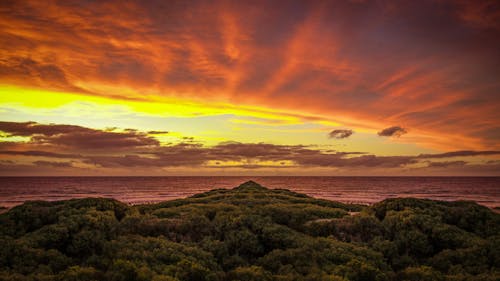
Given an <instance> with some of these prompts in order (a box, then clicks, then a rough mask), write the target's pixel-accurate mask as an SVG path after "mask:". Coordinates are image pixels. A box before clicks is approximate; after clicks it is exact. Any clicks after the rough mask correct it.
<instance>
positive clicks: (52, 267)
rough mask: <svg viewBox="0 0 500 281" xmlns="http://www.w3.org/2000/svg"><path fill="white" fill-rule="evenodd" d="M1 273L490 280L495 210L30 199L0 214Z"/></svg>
mask: <svg viewBox="0 0 500 281" xmlns="http://www.w3.org/2000/svg"><path fill="white" fill-rule="evenodd" d="M0 280H75V281H76V280H83V281H85V280H112V281H115V280H116V281H122V280H123V281H125V280H155V281H160V280H162V281H163V280H193V281H196V280H241V281H245V280H335V281H340V280H356V281H357V280H359V281H361V280H363V281H369V280H377V281H382V280H443V281H444V280H457V281H458V280H500V215H499V214H497V213H494V212H492V211H491V210H490V209H488V208H486V207H483V206H480V205H478V204H475V203H473V202H440V201H431V200H420V199H410V198H407V199H388V200H385V201H382V202H380V203H378V204H375V205H373V206H370V207H364V206H359V205H347V204H342V203H337V202H332V201H327V200H319V199H314V198H311V197H308V196H306V195H303V194H298V193H294V192H291V191H288V190H269V189H266V188H264V187H262V186H260V185H258V184H256V183H254V182H247V183H245V184H243V185H241V186H239V187H237V188H234V189H232V190H225V189H218V190H212V191H209V192H206V193H202V194H198V195H195V196H192V197H190V198H187V199H180V200H173V201H167V202H162V203H159V204H150V205H139V206H127V205H125V204H122V203H120V202H118V201H115V200H111V199H94V198H88V199H78V200H69V201H59V202H42V201H34V202H27V203H25V204H23V205H21V206H17V207H15V208H12V209H11V210H9V211H8V212H5V213H3V214H1V215H0Z"/></svg>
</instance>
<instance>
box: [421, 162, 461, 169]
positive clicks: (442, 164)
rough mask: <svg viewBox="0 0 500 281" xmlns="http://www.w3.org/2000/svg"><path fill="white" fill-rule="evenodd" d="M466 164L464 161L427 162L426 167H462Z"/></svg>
mask: <svg viewBox="0 0 500 281" xmlns="http://www.w3.org/2000/svg"><path fill="white" fill-rule="evenodd" d="M466 164H467V162H465V161H445V162H429V163H428V164H427V167H429V168H448V167H455V166H464V165H466Z"/></svg>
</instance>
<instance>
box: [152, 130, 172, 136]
mask: <svg viewBox="0 0 500 281" xmlns="http://www.w3.org/2000/svg"><path fill="white" fill-rule="evenodd" d="M168 133H169V132H168V131H148V135H163V134H168Z"/></svg>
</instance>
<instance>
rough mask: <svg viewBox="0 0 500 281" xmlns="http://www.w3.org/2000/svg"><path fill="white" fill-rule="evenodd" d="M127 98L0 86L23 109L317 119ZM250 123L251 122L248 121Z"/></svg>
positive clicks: (8, 101)
mask: <svg viewBox="0 0 500 281" xmlns="http://www.w3.org/2000/svg"><path fill="white" fill-rule="evenodd" d="M123 91H125V92H126V93H127V96H129V97H133V99H127V98H120V97H106V96H97V95H89V94H80V93H70V92H58V91H49V90H42V89H32V88H23V87H18V86H12V85H0V104H3V105H9V106H10V107H16V106H24V107H30V108H34V109H56V108H60V107H62V106H66V105H68V104H71V103H74V102H85V103H92V104H95V105H99V106H111V105H119V106H123V107H125V108H127V109H128V110H129V111H132V112H135V113H143V114H148V115H156V116H163V117H197V116H209V115H222V114H234V115H236V116H248V117H252V118H255V120H257V121H255V120H254V121H252V122H255V123H259V124H267V125H269V124H273V123H274V124H301V123H303V122H304V121H305V120H306V119H309V118H315V119H316V118H317V119H318V121H320V120H321V119H319V117H316V116H302V115H301V114H298V113H294V112H283V111H277V110H274V109H268V108H263V107H257V106H244V105H233V104H229V103H222V102H197V101H193V100H189V99H186V98H179V97H163V96H159V95H154V96H152V95H146V96H145V97H146V98H147V99H144V100H140V99H139V95H137V94H135V95H129V94H130V93H129V92H130V91H131V90H130V89H128V90H127V89H124V90H123ZM249 122H250V121H249ZM321 122H322V123H323V124H329V125H332V126H338V125H339V124H338V123H335V122H332V121H328V120H321Z"/></svg>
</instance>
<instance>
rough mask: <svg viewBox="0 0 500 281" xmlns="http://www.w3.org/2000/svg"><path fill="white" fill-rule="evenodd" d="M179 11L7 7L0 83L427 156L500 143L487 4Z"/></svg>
mask: <svg viewBox="0 0 500 281" xmlns="http://www.w3.org/2000/svg"><path fill="white" fill-rule="evenodd" d="M181 2H182V1H181ZM181 2H179V3H177V2H176V3H168V4H164V3H160V2H157V1H154V2H145V1H127V4H126V5H123V4H122V3H119V2H114V1H106V2H101V1H91V2H86V3H84V4H81V3H66V2H64V3H63V2H51V3H43V4H42V3H40V1H34V0H31V1H30V0H27V1H4V2H2V9H1V10H0V13H1V14H0V42H6V43H3V44H1V48H2V50H3V56H2V58H1V59H0V82H1V83H2V84H15V85H22V86H25V87H38V88H44V89H45V88H50V89H57V90H65V91H68V90H70V91H76V92H80V93H87V94H93V95H102V96H108V97H111V98H116V99H131V100H141V99H142V100H148V99H151V100H153V101H157V100H161V99H162V98H164V96H170V97H171V96H181V97H183V98H192V99H195V100H203V101H207V102H212V101H214V102H223V103H231V104H233V105H252V106H259V107H263V108H271V109H278V110H280V111H288V112H302V113H303V114H304V115H308V116H324V118H326V119H328V120H331V121H338V123H342V124H346V125H347V126H355V125H358V126H365V127H366V128H368V129H373V128H378V127H379V126H381V122H382V121H380V120H389V122H391V123H394V124H405V126H408V127H409V128H412V130H414V131H413V132H415V133H414V134H412V135H415V136H416V135H417V132H424V135H433V136H436V137H434V138H432V139H433V141H429V142H426V143H425V145H428V146H436V145H441V146H442V143H440V142H437V141H435V140H439V139H447V137H450V136H453V137H454V138H457V139H459V141H454V142H451V143H450V142H448V143H449V144H448V149H485V148H486V147H493V149H497V148H499V147H500V141H499V136H498V134H497V135H496V136H494V138H490V137H489V134H490V133H489V132H491V129H492V128H493V127H495V126H496V125H495V124H496V123H497V122H496V121H497V120H498V117H497V116H498V112H497V108H498V104H499V103H500V97H499V95H497V93H498V92H499V89H500V81H499V80H498V77H497V76H498V75H497V73H500V64H499V63H498V61H499V59H500V53H499V52H498V46H499V45H500V36H498V30H499V24H498V13H497V12H496V10H495V9H493V8H491V7H492V5H494V4H492V1H488V0H485V1H482V0H479V1H453V0H448V1H440V2H439V3H438V4H436V3H435V1H413V2H408V1H383V2H373V1H330V2H326V3H324V2H321V1H319V2H318V1H296V2H294V3H293V4H289V3H286V4H285V3H283V2H280V1H278V2H274V1H264V2H259V5H254V4H252V3H251V2H246V1H233V2H231V3H227V2H225V1H214V2H211V3H206V2H203V1H192V2H191V1H190V2H189V3H187V4H186V3H181ZM493 2H494V1H493ZM115 15H120V16H119V17H116V16H115ZM372 66H376V67H372ZM110 87H112V90H110ZM436 92H438V93H439V97H438V98H436ZM409 104H411V108H409V107H408V105H409ZM360 108H363V110H360ZM460 140H462V141H460ZM463 140H467V141H463ZM422 143H424V142H422ZM466 146H471V147H466Z"/></svg>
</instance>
